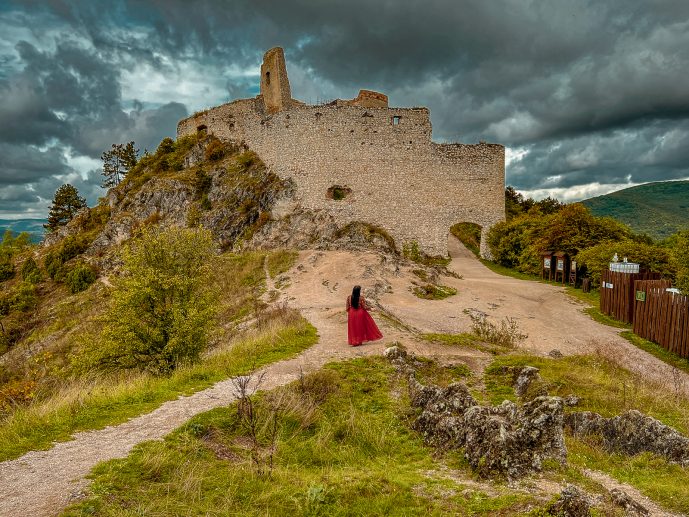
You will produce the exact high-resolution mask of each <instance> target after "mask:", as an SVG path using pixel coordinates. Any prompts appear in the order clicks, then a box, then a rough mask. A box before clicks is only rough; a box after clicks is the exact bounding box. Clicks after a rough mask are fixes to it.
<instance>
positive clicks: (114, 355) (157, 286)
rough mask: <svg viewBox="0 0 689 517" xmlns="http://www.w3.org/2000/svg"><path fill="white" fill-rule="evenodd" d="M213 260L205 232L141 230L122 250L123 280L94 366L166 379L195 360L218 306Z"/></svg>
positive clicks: (96, 352) (175, 229) (98, 348)
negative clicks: (133, 370) (211, 272)
mask: <svg viewBox="0 0 689 517" xmlns="http://www.w3.org/2000/svg"><path fill="white" fill-rule="evenodd" d="M213 255H214V245H213V240H212V237H211V234H210V232H209V231H208V230H203V229H191V228H170V229H167V230H160V229H159V228H152V229H148V230H144V231H143V232H142V234H141V236H140V238H139V239H137V240H136V241H134V242H133V243H132V244H130V245H129V246H127V247H125V248H124V250H123V253H122V258H123V261H124V267H123V272H124V275H123V277H122V279H121V280H120V282H119V283H118V284H117V287H116V290H115V292H114V293H113V297H112V305H111V307H110V310H109V312H108V314H107V316H106V322H107V324H106V326H105V328H104V331H103V339H102V342H101V343H98V344H96V345H95V346H96V347H97V348H96V350H95V356H92V362H93V363H95V365H97V366H98V367H99V368H101V369H106V370H112V369H129V368H136V369H140V370H145V371H149V372H152V373H156V374H166V373H169V372H171V371H172V370H173V369H175V368H176V367H177V366H178V365H179V364H180V363H183V362H191V361H195V360H197V359H198V358H199V355H200V354H201V352H202V351H203V349H204V348H205V347H206V345H207V343H208V336H209V333H210V330H211V327H212V322H213V318H214V315H215V312H216V307H217V303H216V302H217V296H216V294H215V292H214V291H213V290H212V288H211V287H210V286H211V282H210V278H209V263H210V261H211V260H212V257H213Z"/></svg>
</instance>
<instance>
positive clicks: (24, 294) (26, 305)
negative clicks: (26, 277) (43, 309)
mask: <svg viewBox="0 0 689 517" xmlns="http://www.w3.org/2000/svg"><path fill="white" fill-rule="evenodd" d="M37 303H38V298H37V297H36V287H35V286H34V285H33V284H30V283H28V282H22V283H21V284H19V285H18V286H16V287H15V288H14V289H12V290H11V291H9V292H8V293H6V294H5V295H3V296H2V297H0V316H2V315H7V314H9V313H10V312H13V311H19V312H23V311H28V310H30V309H33V308H35V307H36V305H37Z"/></svg>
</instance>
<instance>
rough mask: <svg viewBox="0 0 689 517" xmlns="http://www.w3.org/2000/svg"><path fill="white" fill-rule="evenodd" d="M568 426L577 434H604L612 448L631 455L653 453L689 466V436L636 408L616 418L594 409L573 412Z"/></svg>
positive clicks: (566, 420)
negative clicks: (606, 416)
mask: <svg viewBox="0 0 689 517" xmlns="http://www.w3.org/2000/svg"><path fill="white" fill-rule="evenodd" d="M565 427H566V428H567V429H568V430H569V431H570V432H571V433H572V434H574V435H576V436H588V435H600V436H601V437H602V438H603V444H604V446H605V447H606V449H608V450H610V451H615V452H621V453H623V454H628V455H635V454H639V453H642V452H651V453H653V454H657V455H659V456H663V457H664V458H666V459H667V460H668V461H670V462H672V463H677V464H679V465H681V466H683V467H689V438H687V437H686V436H684V435H682V434H681V433H679V432H678V431H676V430H675V429H673V428H672V427H670V426H667V425H665V424H663V423H661V422H659V421H658V420H656V419H655V418H652V417H650V416H646V415H644V414H643V413H641V412H639V411H636V410H633V409H632V410H630V411H626V412H624V413H622V414H621V415H618V416H615V417H612V418H605V417H603V416H601V415H599V414H598V413H594V412H591V411H579V412H576V413H570V414H568V415H566V416H565Z"/></svg>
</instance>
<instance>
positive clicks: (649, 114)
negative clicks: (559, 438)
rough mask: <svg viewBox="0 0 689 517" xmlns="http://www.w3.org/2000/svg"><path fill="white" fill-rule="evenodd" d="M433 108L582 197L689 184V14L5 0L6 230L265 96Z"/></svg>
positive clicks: (447, 129)
mask: <svg viewBox="0 0 689 517" xmlns="http://www.w3.org/2000/svg"><path fill="white" fill-rule="evenodd" d="M273 46H282V47H284V49H285V54H286V57H287V69H288V72H289V77H290V82H291V85H292V94H293V96H294V97H295V98H298V99H301V100H304V101H307V102H308V101H311V102H316V101H319V100H324V99H334V98H337V97H340V98H352V97H354V96H356V94H357V92H358V90H359V88H368V89H373V90H378V91H382V92H385V93H387V94H388V96H389V98H390V103H391V105H394V106H428V107H429V108H430V109H431V119H432V122H433V135H434V139H435V140H436V141H441V142H442V141H460V142H464V143H474V142H478V141H480V140H486V141H489V142H497V143H501V144H504V145H505V146H506V147H507V155H508V166H507V179H506V181H507V183H508V184H510V185H513V186H514V187H515V188H517V189H518V190H520V191H522V192H524V193H526V194H528V195H533V196H536V197H539V198H540V197H544V196H545V195H555V196H557V197H558V198H560V199H561V200H564V201H572V200H579V199H582V198H586V197H591V196H593V195H598V194H602V193H606V192H609V191H612V190H617V189H620V188H624V187H626V186H631V185H635V184H639V183H644V182H648V181H657V180H672V179H685V178H688V177H689V1H687V0H676V1H662V0H619V1H611V0H608V1H605V0H596V1H585V0H577V1H572V0H543V1H529V0H519V1H518V0H491V1H486V0H473V1H465V0H443V1H434V0H418V1H416V0H387V1H379V2H376V1H374V0H366V1H364V0H346V1H345V0H342V1H331V0H302V1H290V0H281V1H267V0H246V1H212V0H194V1H191V0H150V1H137V0H122V1H117V0H108V1H98V0H83V1H79V0H74V1H70V0H52V1H51V0H36V1H32V0H26V1H14V0H9V1H8V0H2V1H1V2H0V217H43V216H45V215H46V213H47V209H48V205H49V203H50V199H52V196H53V193H54V191H55V189H56V188H57V187H58V186H59V185H60V184H62V183H64V182H70V183H73V184H74V185H76V186H77V187H78V188H79V190H80V191H81V192H82V193H83V194H85V195H86V196H87V198H88V201H89V202H90V203H94V202H95V201H96V200H97V198H98V196H101V195H103V191H102V190H101V189H100V187H99V185H100V182H101V177H100V166H101V162H100V155H101V153H102V152H103V151H104V150H106V149H108V148H109V147H110V144H112V143H114V142H126V141H129V140H134V141H135V142H136V144H137V146H138V147H140V148H141V150H142V151H143V149H144V148H148V149H149V150H153V149H155V148H156V147H157V144H158V143H159V142H160V140H161V139H162V138H164V137H165V136H173V137H174V135H175V128H176V124H177V121H178V120H179V119H181V118H183V117H185V116H187V115H188V114H190V113H192V112H194V111H196V110H198V109H203V108H206V107H210V106H215V105H218V104H220V103H223V102H227V101H229V100H233V99H237V98H243V97H250V96H253V95H255V94H256V93H257V90H258V81H259V77H258V71H259V66H260V60H261V56H262V54H263V52H264V51H265V50H267V49H268V48H271V47H273Z"/></svg>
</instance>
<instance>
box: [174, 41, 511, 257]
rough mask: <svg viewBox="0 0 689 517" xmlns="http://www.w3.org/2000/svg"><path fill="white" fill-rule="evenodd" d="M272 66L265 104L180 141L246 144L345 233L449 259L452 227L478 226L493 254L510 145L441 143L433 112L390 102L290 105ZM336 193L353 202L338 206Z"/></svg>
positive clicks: (221, 116)
mask: <svg viewBox="0 0 689 517" xmlns="http://www.w3.org/2000/svg"><path fill="white" fill-rule="evenodd" d="M266 63H268V66H267V65H266ZM267 67H269V68H270V69H271V70H273V71H277V70H279V72H278V73H273V75H274V76H275V77H273V76H271V79H270V80H271V84H270V85H266V84H265V83H266V81H265V79H264V78H263V77H262V79H261V94H260V95H258V96H257V97H256V98H253V99H241V100H237V101H234V102H230V103H228V104H223V105H221V106H218V107H215V108H212V109H210V110H207V111H204V112H201V113H197V114H195V115H192V116H191V117H189V118H186V119H184V120H182V121H180V122H179V124H178V126H177V137H178V138H179V137H183V136H186V135H190V134H193V133H195V132H196V131H198V130H201V129H205V130H207V131H208V133H209V134H214V135H215V136H216V137H218V138H220V139H221V140H227V141H232V142H235V143H239V144H243V145H246V146H248V147H249V148H250V149H252V150H253V151H255V152H256V153H257V154H258V155H259V156H260V157H261V159H262V160H263V161H264V163H265V164H266V165H267V166H268V167H269V168H270V169H271V170H272V171H273V172H274V173H276V174H278V175H279V176H281V177H282V178H291V179H292V180H293V181H294V183H295V185H296V196H297V199H298V201H299V202H300V203H301V205H302V206H303V207H305V208H307V209H310V210H326V211H328V212H329V213H331V214H332V215H333V216H334V218H335V220H336V221H337V222H338V224H342V225H345V224H348V223H350V222H352V221H364V222H367V223H370V224H374V225H376V226H380V227H381V228H383V229H385V230H386V231H387V232H389V233H390V235H391V236H392V237H393V238H394V239H395V241H396V243H397V244H398V246H399V247H402V246H403V245H404V244H405V243H411V242H413V241H416V242H418V244H419V247H420V249H421V250H422V251H424V252H426V253H428V254H430V255H447V237H448V233H449V229H450V227H451V226H452V225H453V224H456V223H459V222H471V223H476V224H479V225H480V226H481V227H482V238H481V253H482V255H484V256H487V255H488V254H489V251H488V247H487V245H486V238H485V237H486V235H487V232H488V230H489V229H490V227H491V226H492V225H494V224H495V223H497V222H499V221H503V220H504V218H505V201H504V199H505V198H504V187H505V148H504V146H502V145H498V144H487V143H483V142H482V143H479V144H474V145H468V144H460V143H452V144H438V143H435V142H433V141H432V139H431V121H430V113H429V110H428V109H427V108H388V107H385V106H384V104H387V98H386V97H385V96H384V95H383V94H379V95H380V97H379V99H380V100H381V101H383V99H384V103H383V102H380V104H381V105H383V107H373V106H361V105H357V104H358V103H343V102H342V101H339V102H338V101H334V102H332V103H330V104H325V105H317V106H312V105H306V104H303V103H301V102H299V101H296V100H294V99H291V100H290V101H287V100H286V98H285V95H286V92H289V83H288V82H287V72H286V67H285V65H284V55H283V53H282V49H279V51H278V50H276V49H271V50H269V51H268V52H267V53H266V56H265V57H264V65H263V67H262V70H265V69H266V68H267ZM374 94H376V92H366V96H367V98H375V96H374ZM360 95H361V94H360ZM268 98H270V102H266V99H268ZM355 100H356V99H355ZM333 186H341V187H346V188H347V189H351V193H350V194H349V195H347V196H346V197H345V198H344V199H341V200H335V199H331V197H329V196H328V189H329V188H331V187H333Z"/></svg>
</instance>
